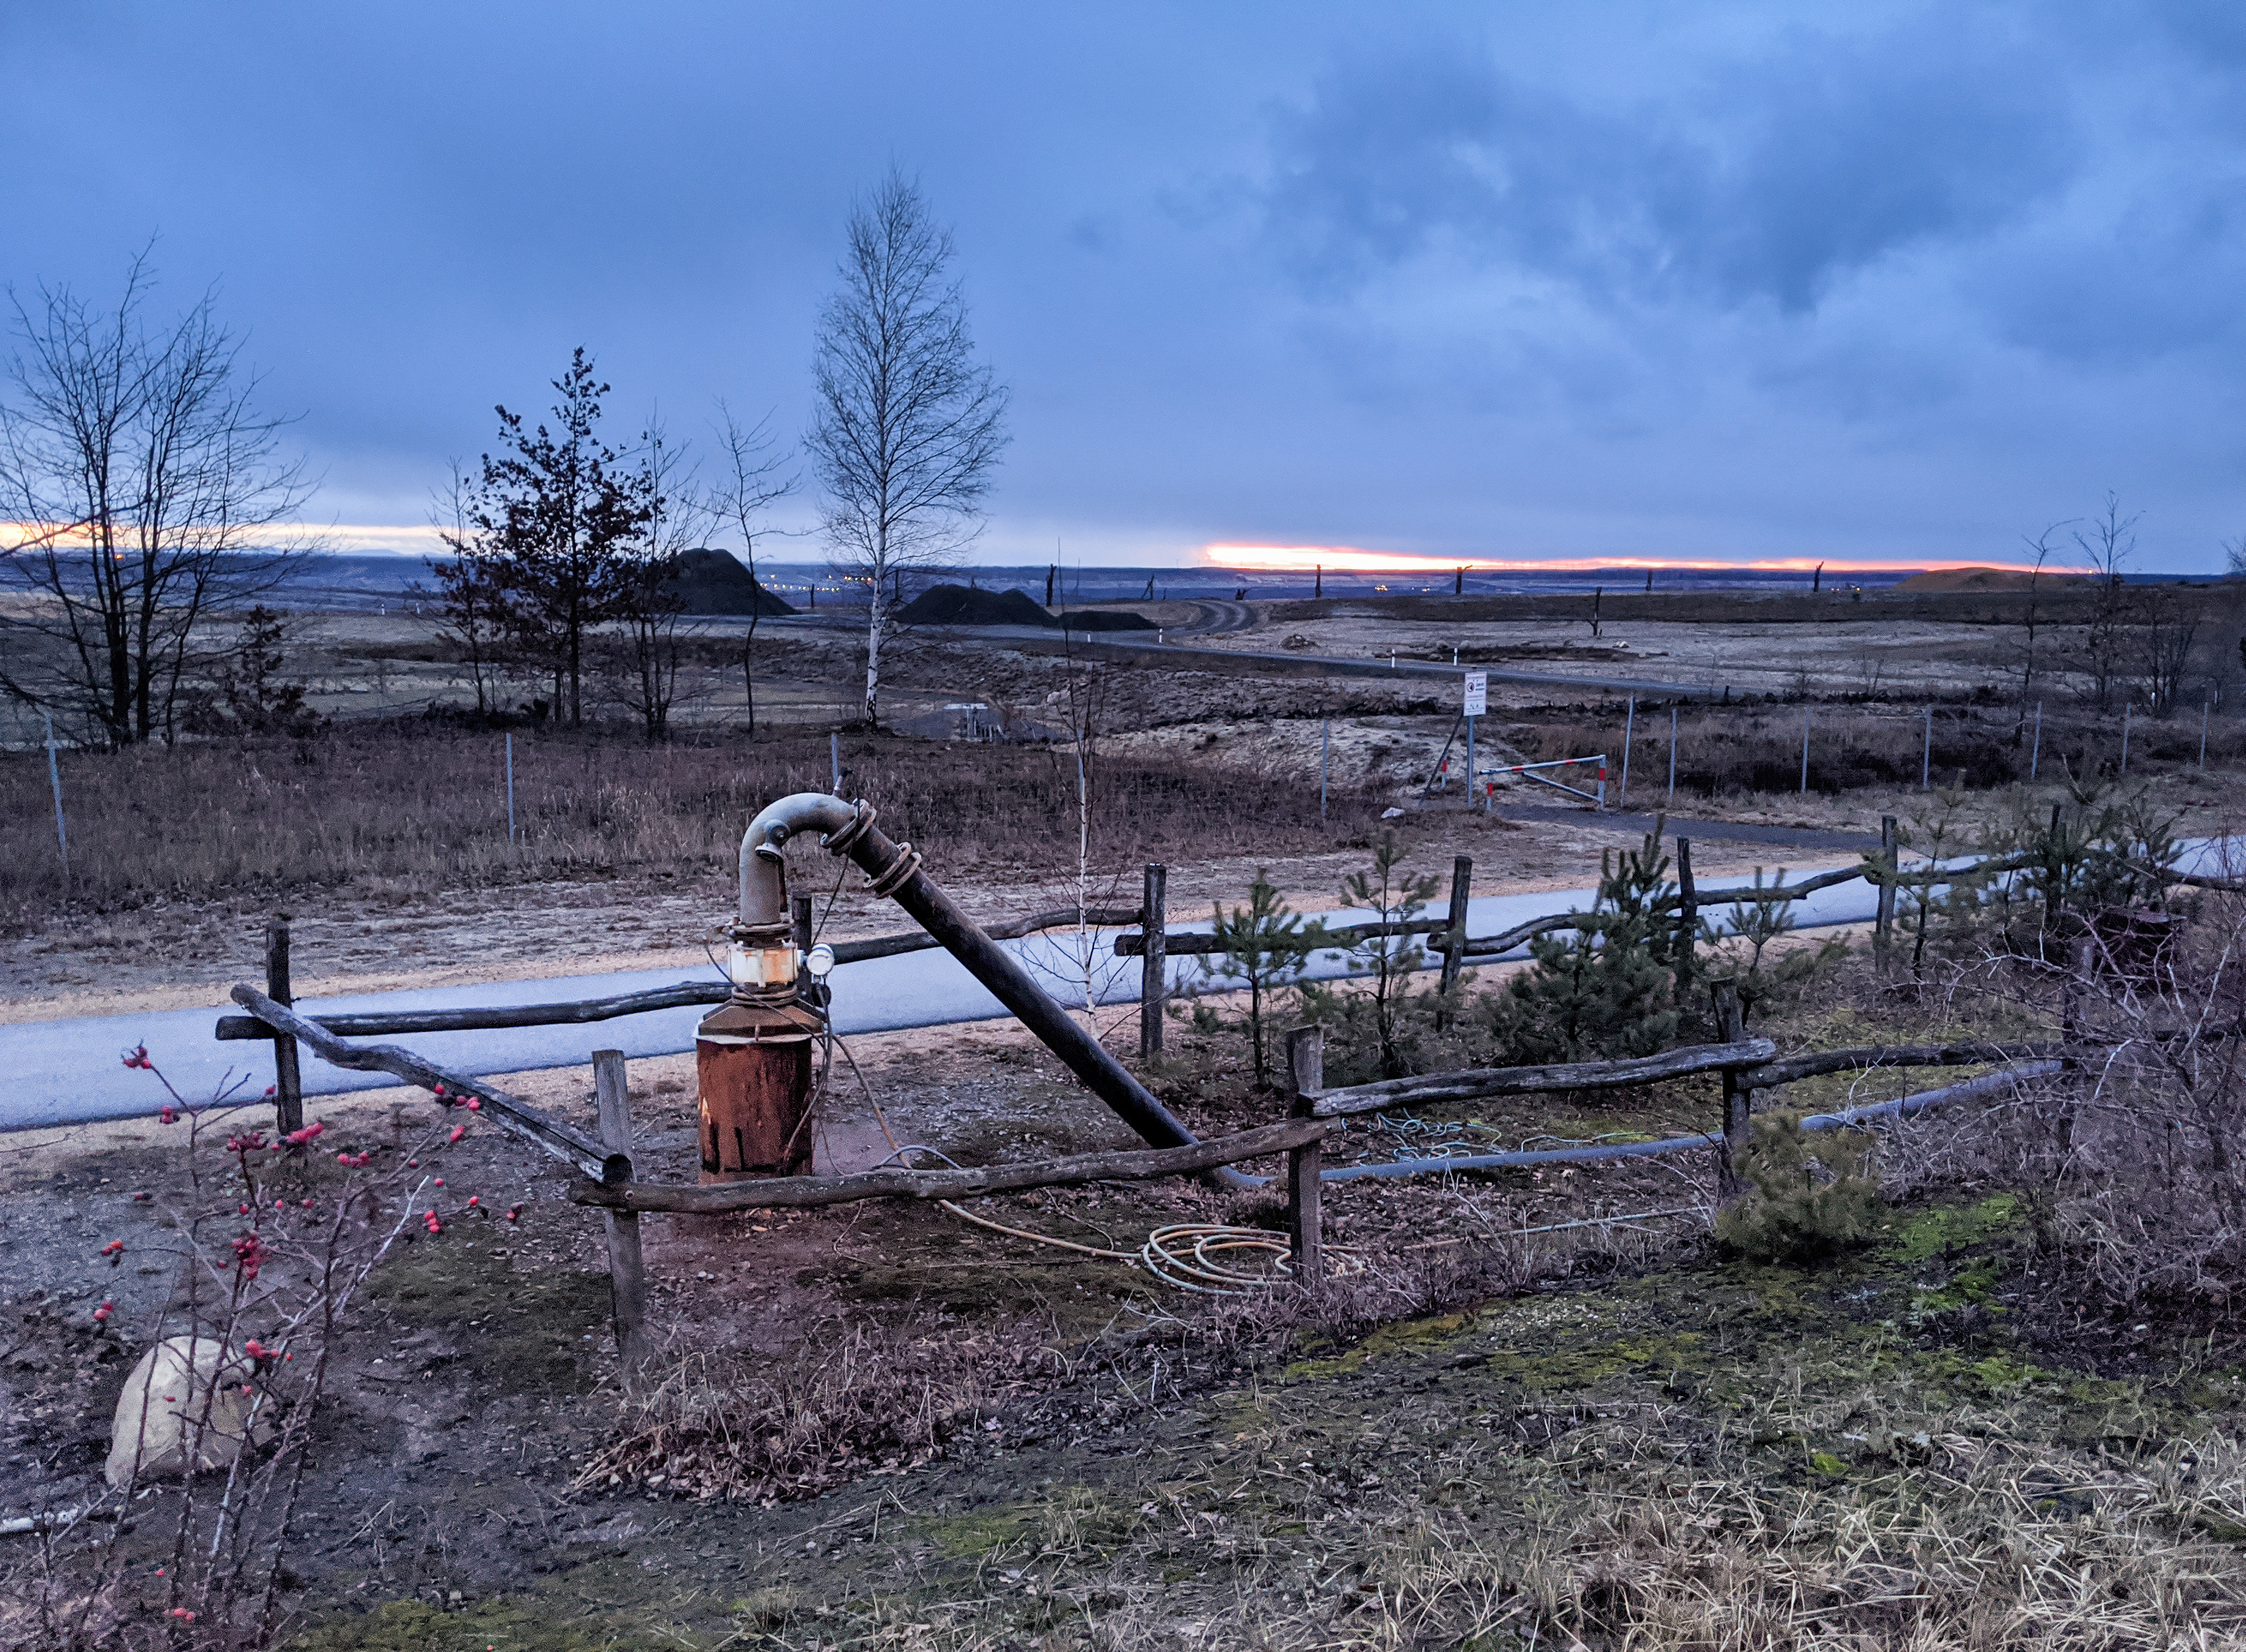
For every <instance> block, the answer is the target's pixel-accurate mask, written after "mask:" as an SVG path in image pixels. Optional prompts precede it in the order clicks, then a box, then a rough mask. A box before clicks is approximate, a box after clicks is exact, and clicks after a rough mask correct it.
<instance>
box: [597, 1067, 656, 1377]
mask: <svg viewBox="0 0 2246 1652" xmlns="http://www.w3.org/2000/svg"><path fill="white" fill-rule="evenodd" d="M593 1093H594V1095H595V1096H596V1098H598V1099H599V1102H600V1108H601V1145H602V1146H604V1147H606V1148H607V1149H608V1150H609V1152H612V1153H630V1152H631V1146H632V1124H631V1092H630V1090H629V1089H628V1088H627V1087H626V1084H625V1077H624V1052H623V1050H595V1051H593ZM608 1220H609V1298H610V1301H611V1302H612V1304H613V1306H614V1309H615V1313H616V1353H617V1355H618V1356H620V1357H621V1358H622V1360H623V1369H624V1379H625V1381H626V1382H630V1380H631V1378H632V1377H633V1374H634V1373H636V1371H637V1370H639V1368H640V1366H641V1365H642V1364H643V1363H644V1362H645V1361H646V1359H647V1354H648V1348H647V1269H646V1268H645V1267H644V1265H643V1263H642V1261H641V1260H640V1250H639V1213H638V1212H636V1211H630V1210H612V1211H609V1213H608Z"/></svg>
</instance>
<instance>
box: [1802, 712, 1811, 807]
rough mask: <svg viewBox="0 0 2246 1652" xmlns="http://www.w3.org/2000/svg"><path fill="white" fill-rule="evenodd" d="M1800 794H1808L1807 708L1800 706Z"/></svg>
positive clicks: (1804, 795) (1805, 795)
mask: <svg viewBox="0 0 2246 1652" xmlns="http://www.w3.org/2000/svg"><path fill="white" fill-rule="evenodd" d="M1801 795H1802V796H1803V797H1805V798H1806V797H1807V796H1808V795H1809V708H1808V707H1807V706H1806V705H1805V706H1803V707H1802V708H1801Z"/></svg>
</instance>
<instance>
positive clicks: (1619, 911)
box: [1486, 827, 1691, 1063]
mask: <svg viewBox="0 0 2246 1652" xmlns="http://www.w3.org/2000/svg"><path fill="white" fill-rule="evenodd" d="M1668 874H1669V859H1668V857H1667V856H1666V855H1664V854H1663V853H1661V839H1660V833H1659V829H1658V827H1657V828H1656V830H1655V831H1654V832H1652V833H1648V834H1647V836H1646V840H1645V842H1644V845H1643V846H1641V847H1639V848H1637V849H1625V850H1623V851H1620V852H1619V853H1616V852H1615V851H1612V850H1610V851H1609V852H1608V853H1607V854H1606V855H1605V856H1604V857H1603V858H1602V860H1600V863H1599V892H1598V897H1597V899H1596V901H1594V902H1593V904H1592V908H1591V914H1590V917H1591V920H1592V921H1591V922H1589V923H1588V924H1586V926H1585V927H1584V928H1581V929H1577V930H1571V931H1566V932H1563V933H1564V934H1565V935H1566V939H1562V938H1561V936H1560V935H1539V936H1538V937H1537V938H1536V939H1535V940H1534V941H1531V942H1529V943H1528V949H1529V952H1530V954H1531V955H1532V956H1533V957H1534V958H1535V963H1534V965H1533V966H1532V967H1530V968H1529V969H1525V970H1523V971H1521V973H1520V974H1519V975H1517V976H1514V978H1513V979H1512V980H1511V981H1509V982H1507V983H1506V988H1505V990H1504V991H1503V992H1501V993H1498V994H1495V995H1494V996H1492V997H1490V998H1489V999H1487V1000H1486V1003H1487V1011H1486V1014H1487V1024H1488V1030H1489V1032H1490V1033H1491V1035H1492V1036H1493V1037H1494V1038H1495V1039H1496V1041H1497V1044H1498V1046H1499V1048H1500V1049H1501V1050H1503V1051H1504V1052H1505V1057H1506V1059H1508V1061H1514V1062H1521V1063H1543V1062H1569V1061H1587V1060H1593V1059H1597V1058H1601V1057H1627V1056H1650V1055H1656V1054H1658V1053H1659V1052H1660V1051H1661V1050H1664V1049H1666V1048H1667V1047H1668V1045H1669V1044H1671V1041H1672V1040H1673V1039H1674V1038H1675V1037H1676V1035H1677V1024H1678V1013H1677V1010H1676V1009H1675V1007H1674V1003H1673V1000H1674V998H1675V996H1676V981H1677V966H1678V962H1679V960H1680V958H1681V956H1682V954H1683V950H1684V948H1686V947H1689V946H1690V945H1691V937H1686V936H1680V935H1679V934H1678V923H1677V913H1678V889H1677V886H1676V884H1675V883H1673V882H1671V880H1670V879H1669V875H1668Z"/></svg>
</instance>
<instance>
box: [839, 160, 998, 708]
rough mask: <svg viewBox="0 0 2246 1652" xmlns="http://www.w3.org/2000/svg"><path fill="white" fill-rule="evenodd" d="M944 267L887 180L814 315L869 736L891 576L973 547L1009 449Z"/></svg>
mask: <svg viewBox="0 0 2246 1652" xmlns="http://www.w3.org/2000/svg"><path fill="white" fill-rule="evenodd" d="M953 256H954V248H953V246H952V241H951V235H950V232H949V230H947V229H944V228H943V227H942V226H940V225H938V224H936V222H935V221H933V220H932V219H931V218H930V217H929V211H928V204H927V202H926V201H923V200H922V196H921V193H920V189H919V187H918V186H917V185H915V184H913V183H911V182H909V181H908V180H906V179H905V177H904V176H903V175H902V173H897V172H895V171H892V172H891V173H889V175H888V178H887V179H885V180H883V181H882V183H881V187H879V188H877V189H876V190H875V192H874V194H873V195H872V197H871V198H870V199H868V200H865V201H861V202H859V203H858V205H857V206H856V207H854V208H853V210H852V212H851V214H850V227H849V246H848V249H847V251H846V252H845V253H844V255H843V258H842V263H841V286H840V287H839V288H838V289H836V291H835V293H834V296H832V297H830V298H829V299H828V300H827V304H826V307H825V308H824V309H822V310H821V311H820V316H819V343H818V350H817V354H816V356H815V357H814V360H813V373H814V375H815V377H816V379H817V382H818V396H817V402H816V410H817V411H816V412H815V413H814V415H813V423H812V428H811V432H810V434H809V435H808V437H807V438H806V445H807V447H808V448H809V450H810V453H811V459H812V464H813V468H814V469H815V471H816V472H817V474H818V477H819V482H820V488H821V490H822V491H823V493H825V495H826V500H825V506H824V513H823V520H824V526H825V528H826V533H827V541H828V543H829V544H830V545H831V546H832V547H833V550H834V563H835V568H836V570H837V572H839V573H841V574H844V575H846V576H847V577H848V578H851V579H853V580H855V581H861V582H862V583H863V584H864V585H865V587H866V594H867V609H868V614H867V627H866V702H865V721H866V724H867V726H868V727H869V728H872V727H877V726H878V725H879V723H880V712H881V637H882V634H883V632H884V631H885V630H886V629H888V620H889V615H890V612H891V610H892V608H893V607H894V606H895V602H896V601H897V585H898V578H897V576H898V574H900V572H902V570H903V569H906V568H929V567H932V566H936V565H939V564H941V563H942V562H943V561H945V560H946V559H948V558H949V557H950V556H951V555H952V554H955V553H956V551H958V549H959V548H960V547H963V545H965V544H966V543H967V542H968V541H969V540H971V539H973V538H974V536H975V534H976V532H977V528H978V527H979V524H980V513H981V506H982V500H983V494H984V493H986V492H987V491H988V490H989V487H990V470H991V467H992V466H994V465H995V464H996V463H997V458H998V454H999V452H1001V451H1002V450H1003V449H1004V446H1005V445H1006V435H1005V430H1004V424H1005V411H1006V399H1007V393H1006V391H1005V389H1004V386H1002V385H1000V384H997V383H995V382H994V381H993V380H992V378H991V377H990V370H989V369H988V368H986V367H982V366H978V365H977V364H976V361H975V341H974V338H973V337H972V335H971V334H970V332H969V330H968V326H967V306H966V303H965V302H964V300H963V298H962V296H961V295H960V290H959V287H958V284H957V283H956V282H949V281H947V279H946V275H947V272H948V271H949V268H950V265H951V262H952V258H953Z"/></svg>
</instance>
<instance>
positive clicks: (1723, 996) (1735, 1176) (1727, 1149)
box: [1714, 981, 1754, 1204]
mask: <svg viewBox="0 0 2246 1652" xmlns="http://www.w3.org/2000/svg"><path fill="white" fill-rule="evenodd" d="M1714 996H1715V1001H1716V1039H1717V1042H1718V1043H1719V1044H1736V1043H1738V1042H1739V1039H1740V1037H1743V1036H1744V1035H1743V1034H1742V1032H1741V1030H1740V1025H1739V1021H1740V1016H1739V989H1738V988H1736V987H1734V986H1733V985H1732V983H1731V982H1728V981H1719V982H1716V983H1715V992H1714ZM1753 1099H1754V1092H1753V1091H1751V1090H1748V1089H1746V1087H1744V1086H1743V1085H1742V1084H1740V1083H1739V1070H1738V1069H1737V1068H1734V1067H1726V1068H1725V1069H1724V1146H1723V1151H1722V1152H1721V1153H1720V1154H1719V1156H1718V1158H1717V1160H1716V1196H1717V1198H1718V1199H1719V1200H1720V1201H1721V1202H1722V1203H1725V1204H1729V1203H1730V1202H1731V1201H1732V1200H1734V1199H1737V1198H1738V1197H1739V1195H1740V1194H1741V1193H1744V1192H1746V1187H1745V1186H1744V1185H1743V1184H1742V1183H1741V1182H1740V1180H1739V1158H1740V1155H1741V1154H1743V1153H1744V1152H1746V1145H1747V1127H1748V1110H1749V1107H1750V1106H1751V1105H1752V1104H1753Z"/></svg>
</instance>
